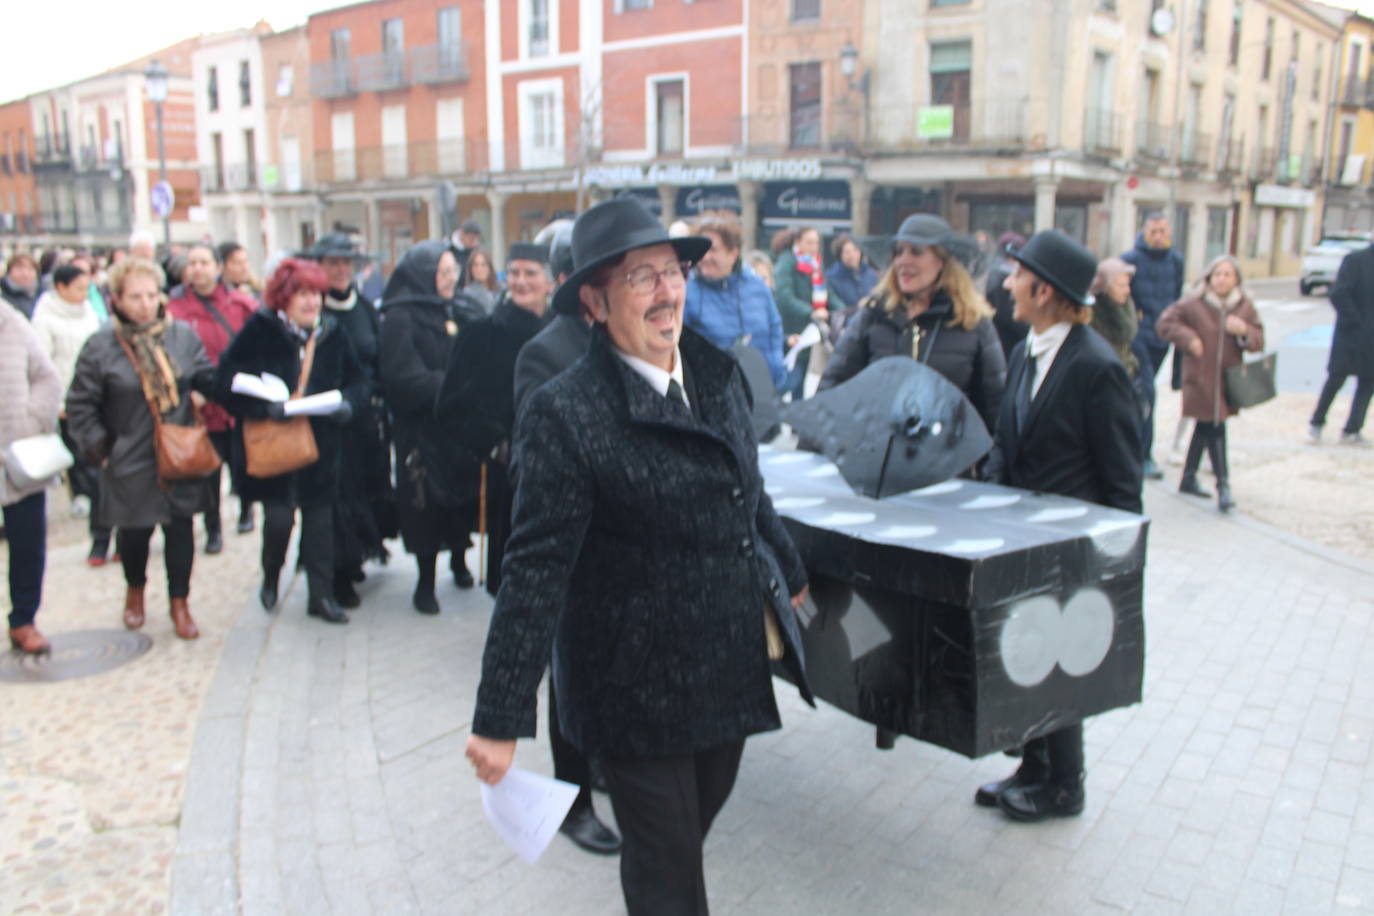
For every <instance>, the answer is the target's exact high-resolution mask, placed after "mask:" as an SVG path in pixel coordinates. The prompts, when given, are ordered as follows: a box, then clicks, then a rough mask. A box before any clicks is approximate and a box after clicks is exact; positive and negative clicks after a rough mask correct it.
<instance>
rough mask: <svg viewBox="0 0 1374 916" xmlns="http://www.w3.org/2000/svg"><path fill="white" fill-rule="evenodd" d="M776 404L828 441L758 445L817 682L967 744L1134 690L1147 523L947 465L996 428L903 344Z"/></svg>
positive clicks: (976, 453) (1068, 719)
mask: <svg viewBox="0 0 1374 916" xmlns="http://www.w3.org/2000/svg"><path fill="white" fill-rule="evenodd" d="M956 399H957V400H956ZM960 402H962V404H961V403H960ZM785 416H786V419H787V420H788V422H789V423H790V424H791V425H792V426H793V428H794V430H795V431H796V432H797V433H798V435H799V436H800V437H801V438H802V439H803V440H809V441H811V442H814V443H819V444H820V447H821V448H822V449H823V450H825V452H826V454H825V455H820V454H814V453H811V452H805V451H787V450H783V449H779V448H775V447H773V446H767V445H765V446H761V447H760V452H759V466H760V469H761V471H762V472H763V476H764V480H765V485H766V488H767V491H768V493H769V495H770V496H771V497H772V499H773V505H774V507H775V508H776V509H777V511H778V513H779V515H781V516H782V517H783V519H784V522H785V524H786V525H787V528H788V531H789V532H790V533H791V535H792V538H793V540H794V541H795V542H796V545H797V548H798V550H799V551H800V552H801V555H802V557H803V559H804V560H805V562H806V568H807V572H808V574H809V576H810V581H811V596H810V599H809V600H808V601H807V603H806V604H805V605H804V606H803V607H802V608H801V610H800V611H799V618H800V619H799V622H800V623H801V627H802V638H803V643H804V646H805V649H806V666H807V673H808V675H809V677H810V680H811V686H812V688H813V689H814V691H815V693H816V695H817V696H818V697H820V698H822V699H824V700H826V701H827V702H829V703H831V704H832V705H834V706H837V707H838V708H840V709H843V710H845V711H846V712H848V713H851V714H852V715H854V716H857V717H858V718H860V719H863V720H864V721H866V722H870V723H872V724H874V725H877V726H879V727H881V728H885V729H889V730H891V731H895V732H898V733H901V734H905V735H909V736H911V737H913V738H918V739H920V740H923V741H929V742H932V743H934V744H938V745H940V746H942V747H945V748H948V749H950V750H953V751H957V752H959V753H961V754H965V755H967V756H970V757H978V756H981V755H984V754H988V753H991V752H994V751H999V750H1003V749H1006V748H1010V747H1017V746H1019V745H1021V744H1023V743H1025V741H1026V740H1028V739H1030V738H1033V737H1036V736H1038V735H1042V734H1046V733H1048V732H1051V731H1054V730H1056V729H1059V728H1062V727H1063V726H1065V725H1068V724H1071V723H1073V722H1076V721H1079V720H1081V719H1083V718H1086V717H1088V716H1091V715H1094V714H1096V713H1100V712H1104V711H1106V710H1108V709H1113V708H1116V707H1118V706H1126V705H1129V704H1132V703H1137V702H1139V701H1140V697H1141V683H1142V678H1143V672H1144V662H1145V632H1144V622H1143V619H1142V603H1143V578H1144V566H1145V550H1146V540H1147V533H1148V526H1149V520H1148V519H1146V518H1144V517H1142V516H1138V515H1133V514H1131V513H1127V512H1120V511H1117V510H1114V509H1108V508H1105V507H1103V506H1098V505H1095V504H1092V503H1087V502H1083V501H1080V500H1076V499H1070V498H1068V497H1063V496H1053V495H1048V494H1040V493H1032V492H1029V491H1026V490H1019V489H1015V488H1012V487H1003V486H997V485H994V484H987V483H979V482H975V481H972V480H964V479H959V478H956V477H952V476H951V475H952V474H957V473H959V472H960V471H962V470H964V469H966V468H968V467H970V466H971V465H973V464H974V463H976V462H977V461H978V460H979V459H981V458H982V457H983V455H984V454H985V453H986V452H987V450H988V448H989V446H990V444H991V438H990V437H989V436H988V433H987V430H986V428H984V426H983V423H982V421H981V420H980V419H979V417H978V413H977V411H976V410H975V409H974V408H973V406H972V405H971V404H968V402H967V400H965V399H964V398H963V395H962V393H961V392H959V390H958V389H957V388H955V387H954V386H953V385H952V384H950V383H949V382H948V381H947V380H945V379H944V378H943V377H942V376H940V375H939V374H938V373H937V372H935V371H934V370H932V369H930V368H929V367H927V366H924V365H921V364H919V363H917V362H915V361H913V360H910V359H905V358H895V359H889V360H882V361H879V362H877V363H875V364H874V365H872V366H870V367H868V368H867V369H865V370H864V371H863V372H861V373H860V374H859V375H857V376H855V377H854V378H853V379H851V380H850V381H849V382H846V383H845V384H843V385H840V386H837V387H835V388H833V389H831V390H829V391H826V392H822V393H821V394H820V395H818V396H817V397H816V398H814V399H812V400H811V401H805V402H802V403H801V404H800V405H796V406H794V407H792V408H789V409H788V410H787V411H786V414H785ZM832 458H833V460H832ZM913 486H914V488H913ZM901 488H905V489H901ZM879 495H881V496H883V497H884V498H876V497H877V496H879ZM775 673H777V674H779V675H780V676H785V673H784V672H783V670H782V669H781V667H780V666H779V667H775Z"/></svg>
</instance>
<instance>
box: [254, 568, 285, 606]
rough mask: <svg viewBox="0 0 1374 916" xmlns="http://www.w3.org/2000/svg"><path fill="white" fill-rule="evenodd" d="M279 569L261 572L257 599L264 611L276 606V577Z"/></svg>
mask: <svg viewBox="0 0 1374 916" xmlns="http://www.w3.org/2000/svg"><path fill="white" fill-rule="evenodd" d="M279 575H280V571H278V572H274V573H263V576H262V588H260V589H258V600H259V601H261V602H262V609H263V610H264V611H269V612H270V611H271V610H273V609H274V608H275V607H276V606H277V577H278V576H279Z"/></svg>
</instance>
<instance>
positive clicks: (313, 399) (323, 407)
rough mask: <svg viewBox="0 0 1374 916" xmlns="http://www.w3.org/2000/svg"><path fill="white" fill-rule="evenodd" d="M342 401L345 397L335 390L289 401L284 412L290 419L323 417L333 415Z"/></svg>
mask: <svg viewBox="0 0 1374 916" xmlns="http://www.w3.org/2000/svg"><path fill="white" fill-rule="evenodd" d="M342 401H343V395H342V394H340V393H339V389H337V388H335V389H333V390H332V391H321V392H320V393H319V394H307V395H306V396H305V397H303V398H297V399H296V400H294V401H287V402H286V407H285V408H284V410H285V413H286V415H287V416H288V417H322V416H325V415H326V414H331V413H333V412H334V410H335V409H336V408H337V407H338V406H339V404H340V402H342Z"/></svg>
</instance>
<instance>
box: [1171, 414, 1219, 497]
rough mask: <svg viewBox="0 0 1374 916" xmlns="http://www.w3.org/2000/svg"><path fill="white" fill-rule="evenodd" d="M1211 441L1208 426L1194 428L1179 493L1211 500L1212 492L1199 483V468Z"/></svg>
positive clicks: (1200, 424) (1202, 425)
mask: <svg viewBox="0 0 1374 916" xmlns="http://www.w3.org/2000/svg"><path fill="white" fill-rule="evenodd" d="M1210 441H1211V436H1210V435H1209V431H1208V430H1207V428H1206V424H1203V423H1198V424H1197V425H1196V426H1194V427H1193V438H1192V439H1191V440H1189V442H1188V457H1187V459H1186V460H1185V461H1184V463H1183V477H1182V478H1181V479H1180V480H1179V482H1178V492H1180V493H1187V494H1188V495H1189V496H1201V497H1202V498H1203V499H1207V498H1210V497H1211V495H1212V493H1211V491H1210V490H1204V489H1203V488H1202V485H1201V484H1199V483H1198V482H1197V468H1198V465H1199V464H1201V463H1202V453H1203V451H1204V450H1205V449H1206V448H1207V446H1208V444H1209V443H1210Z"/></svg>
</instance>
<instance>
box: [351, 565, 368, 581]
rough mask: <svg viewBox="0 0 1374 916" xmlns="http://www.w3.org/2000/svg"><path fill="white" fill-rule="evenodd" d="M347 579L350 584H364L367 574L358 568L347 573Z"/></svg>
mask: <svg viewBox="0 0 1374 916" xmlns="http://www.w3.org/2000/svg"><path fill="white" fill-rule="evenodd" d="M348 579H349V581H350V582H366V581H367V573H365V572H363V568H362V567H361V566H358V567H355V568H354V569H352V570H350V571H349V573H348Z"/></svg>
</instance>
